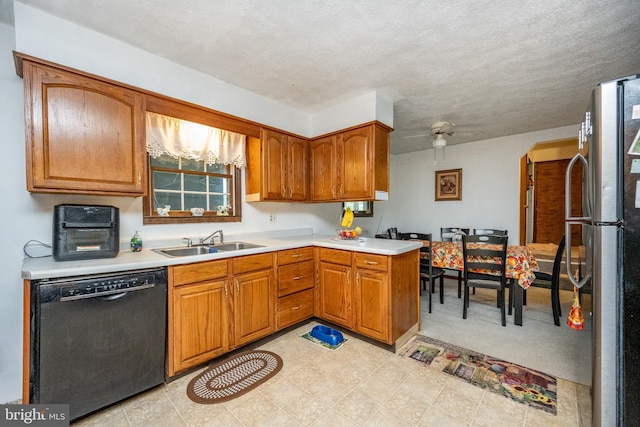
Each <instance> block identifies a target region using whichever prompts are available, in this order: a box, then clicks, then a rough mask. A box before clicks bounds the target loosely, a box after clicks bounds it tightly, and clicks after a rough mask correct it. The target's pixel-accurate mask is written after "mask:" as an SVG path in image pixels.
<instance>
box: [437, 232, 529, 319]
mask: <svg viewBox="0 0 640 427" xmlns="http://www.w3.org/2000/svg"><path fill="white" fill-rule="evenodd" d="M431 264H432V265H433V266H434V267H438V268H443V269H447V270H458V271H463V270H464V256H463V255H462V242H461V241H451V242H441V241H436V240H434V241H432V242H431ZM538 270H539V267H538V262H537V261H536V257H535V256H534V254H533V253H532V252H531V249H530V248H529V247H528V246H516V245H509V246H507V265H506V268H505V276H506V278H507V279H509V281H510V283H511V285H512V286H511V290H510V292H513V306H514V323H515V324H516V325H518V326H522V305H523V297H524V292H523V290H524V289H527V288H528V287H529V286H531V284H532V283H533V281H534V280H535V278H536V275H535V272H536V271H538ZM477 272H478V273H489V274H491V272H489V271H477ZM516 283H517V284H518V285H519V286H515V284H516Z"/></svg>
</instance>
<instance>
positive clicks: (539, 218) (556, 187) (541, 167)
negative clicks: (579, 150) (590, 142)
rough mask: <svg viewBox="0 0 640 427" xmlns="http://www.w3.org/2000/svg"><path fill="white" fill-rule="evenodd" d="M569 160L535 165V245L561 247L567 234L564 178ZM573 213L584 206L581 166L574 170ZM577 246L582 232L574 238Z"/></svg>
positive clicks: (572, 188) (572, 189) (576, 233)
mask: <svg viewBox="0 0 640 427" xmlns="http://www.w3.org/2000/svg"><path fill="white" fill-rule="evenodd" d="M568 165H569V159H562V160H552V161H546V162H536V163H534V178H533V182H534V197H533V200H534V211H533V243H554V244H558V242H560V240H561V239H562V235H563V234H564V220H565V216H564V215H565V208H564V203H565V185H564V181H565V175H566V171H567V166H568ZM572 176H573V179H572V187H571V192H572V198H571V200H572V211H573V212H578V211H579V210H580V206H581V205H582V192H581V187H580V181H581V176H582V168H581V166H580V165H576V167H574V168H573V170H572ZM572 241H573V243H574V244H575V245H579V244H581V237H580V233H578V232H575V235H574V236H572Z"/></svg>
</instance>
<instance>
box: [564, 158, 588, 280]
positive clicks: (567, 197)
mask: <svg viewBox="0 0 640 427" xmlns="http://www.w3.org/2000/svg"><path fill="white" fill-rule="evenodd" d="M577 162H580V163H581V164H582V170H583V173H586V174H587V177H586V181H585V185H586V186H587V188H586V191H585V192H583V197H585V198H586V199H587V200H586V201H585V203H583V206H584V207H585V208H586V209H585V210H586V211H587V212H584V213H585V214H586V216H582V217H573V216H571V206H572V199H571V187H572V185H571V175H572V173H571V172H572V171H573V167H574V166H575V165H576V163H577ZM590 182H591V180H590V176H589V165H588V163H587V159H586V158H585V157H584V156H583V155H582V154H580V153H578V154H576V155H575V156H574V157H573V159H571V161H570V162H569V165H568V166H567V172H566V177H565V180H564V185H565V188H564V209H565V222H564V235H565V254H566V262H565V265H566V269H567V276H569V280H571V283H573V285H574V286H577V287H578V288H581V287H582V286H584V285H585V284H586V283H587V282H588V281H589V280H591V271H587V272H586V274H585V275H584V277H582V278H580V277H578V278H577V279H576V277H575V276H574V274H573V272H572V271H571V224H579V225H583V226H591V225H593V217H592V216H591V200H590V199H589V195H590V194H591V191H590V188H589V187H588V186H589V183H590ZM589 228H590V232H591V233H593V230H592V227H589Z"/></svg>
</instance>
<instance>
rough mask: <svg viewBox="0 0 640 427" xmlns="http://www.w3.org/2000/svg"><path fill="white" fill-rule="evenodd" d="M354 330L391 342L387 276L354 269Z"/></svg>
mask: <svg viewBox="0 0 640 427" xmlns="http://www.w3.org/2000/svg"><path fill="white" fill-rule="evenodd" d="M354 301H355V304H354V305H355V308H356V325H355V330H356V331H357V332H360V333H361V334H363V335H367V336H369V337H371V338H374V339H377V340H379V341H384V342H386V343H388V344H391V341H390V335H391V334H390V330H389V324H390V323H389V322H390V320H389V305H390V303H391V302H390V301H389V276H388V275H387V274H386V273H380V272H377V271H371V270H362V269H357V270H356V287H355V296H354Z"/></svg>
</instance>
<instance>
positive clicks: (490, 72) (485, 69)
mask: <svg viewBox="0 0 640 427" xmlns="http://www.w3.org/2000/svg"><path fill="white" fill-rule="evenodd" d="M21 2H22V3H25V4H29V5H32V6H34V7H36V8H39V9H41V10H43V11H46V12H48V13H50V14H52V15H56V16H59V17H61V18H63V19H66V20H69V21H72V22H75V23H77V24H80V25H82V26H85V27H88V28H91V29H94V30H96V31H98V32H101V33H104V34H107V35H109V36H111V37H114V38H116V39H119V40H122V41H124V42H127V43H129V44H132V45H135V46H138V47H140V48H142V49H144V50H147V51H149V52H152V53H154V54H157V55H159V56H162V57H165V58H168V59H171V60H173V61H175V62H178V63H181V64H183V65H186V66H188V67H191V68H194V69H197V70H200V71H202V72H205V73H208V74H210V75H212V76H215V77H217V78H219V79H221V80H225V81H227V82H229V83H232V84H234V85H236V86H239V87H242V88H245V89H248V90H250V91H253V92H255V93H258V94H261V95H263V96H266V97H268V98H271V99H273V100H276V101H279V102H281V103H283V104H287V105H289V106H291V107H294V108H296V109H299V110H302V111H306V112H314V111H317V110H320V109H322V108H324V107H326V106H329V105H332V104H334V103H336V102H337V101H339V100H340V99H344V98H345V97H350V96H353V95H356V94H360V93H364V92H368V91H371V90H379V91H382V92H383V93H386V94H387V95H388V96H390V97H391V98H392V100H394V101H395V105H394V128H395V131H394V132H393V133H392V136H391V152H392V153H403V152H410V151H417V150H422V149H426V148H430V147H431V138H430V137H427V136H425V137H410V138H407V136H414V135H420V134H426V133H429V125H430V124H431V123H433V122H436V121H443V120H446V121H449V122H452V123H455V124H456V125H457V126H456V131H457V134H455V135H454V136H452V137H448V138H447V139H448V140H449V143H451V144H456V143H463V142H469V141H474V140H482V139H489V138H495V137H500V136H506V135H513V134H518V133H524V132H531V131H536V130H542V129H549V128H554V127H560V126H565V125H571V124H576V123H579V122H580V121H581V118H582V113H583V111H584V108H585V107H586V103H587V100H588V97H589V93H590V91H591V89H593V87H595V86H596V85H597V84H598V83H599V82H601V81H605V80H609V79H613V78H618V77H623V76H627V75H630V74H636V73H640V26H639V24H640V2H638V0H617V1H604V0H602V1H599V0H563V1H556V0H535V1H531V0H523V1H495V0H489V1H484V0H436V1H416V0H413V1H411V0H405V1H402V2H393V1H389V0H384V1H382V0H352V1H344V0H325V1H311V0H269V1H264V0H234V1H228V0H227V1H217V0H213V1H212V0H136V1H131V0H109V1H104V0H56V1H51V0H21ZM10 4H11V2H10V1H7V0H0V7H6V6H7V5H10ZM3 16H6V14H5V13H2V14H0V19H1V18H2V17H3Z"/></svg>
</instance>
